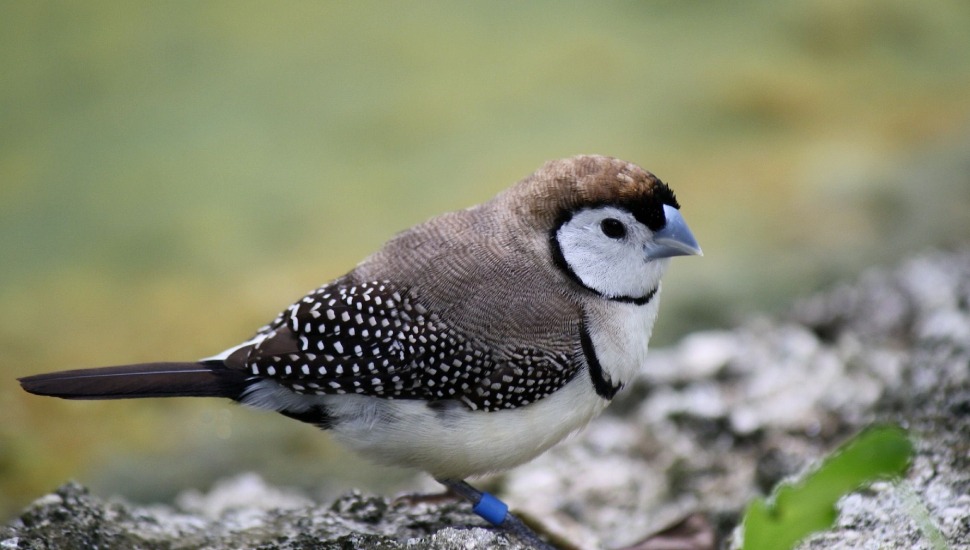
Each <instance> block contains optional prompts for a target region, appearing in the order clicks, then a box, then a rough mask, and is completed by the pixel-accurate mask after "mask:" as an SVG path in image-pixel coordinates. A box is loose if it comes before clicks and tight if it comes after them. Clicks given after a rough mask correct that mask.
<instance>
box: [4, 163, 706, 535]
mask: <svg viewBox="0 0 970 550" xmlns="http://www.w3.org/2000/svg"><path fill="white" fill-rule="evenodd" d="M678 210H679V205H678V203H677V200H676V198H675V197H674V193H673V192H672V191H671V190H670V188H669V187H667V185H666V184H664V183H663V182H662V181H660V180H659V179H658V178H657V177H655V176H654V175H653V174H651V173H649V172H647V171H645V170H643V169H642V168H640V167H638V166H636V165H634V164H631V163H627V162H624V161H621V160H618V159H614V158H609V157H603V156H579V157H574V158H568V159H562V160H557V161H552V162H549V163H547V164H546V165H544V166H543V167H542V168H540V169H539V170H538V171H536V172H535V173H534V174H532V175H531V176H529V177H527V178H525V179H524V180H522V181H520V182H519V183H517V184H516V185H514V186H512V187H511V188H509V189H507V190H506V191H504V192H502V193H500V194H499V195H498V196H496V197H495V198H493V199H491V200H489V201H487V202H485V203H483V204H481V205H478V206H474V207H471V208H468V209H466V210H461V211H458V212H451V213H448V214H444V215H442V216H439V217H436V218H433V219H431V220H429V221H427V222H425V223H422V224H420V225H417V226H415V227H412V228H410V229H408V230H406V231H404V232H402V233H400V234H398V235H397V236H395V237H394V238H392V239H391V240H390V241H388V242H387V243H386V244H385V245H384V247H383V248H381V249H380V250H379V251H378V252H377V253H375V254H373V255H372V256H370V257H368V258H367V259H365V260H364V261H363V262H361V263H360V264H359V265H358V266H357V267H356V268H354V269H353V270H352V271H350V272H349V273H347V274H346V275H344V276H343V277H340V278H339V279H336V280H334V281H332V282H330V283H328V284H326V285H324V286H322V287H320V288H319V289H317V290H314V291H312V292H310V293H309V294H307V295H306V296H305V297H303V298H302V299H300V300H299V301H298V302H296V303H295V304H293V305H291V306H290V307H289V308H287V309H286V310H285V311H283V312H282V313H281V314H280V315H279V316H278V317H277V318H276V319H275V320H274V321H273V322H271V323H270V324H268V325H266V326H264V327H263V328H261V329H259V330H258V331H257V332H256V334H255V335H254V336H253V337H252V338H250V339H249V340H247V341H245V342H243V343H242V344H239V345H237V346H234V347H232V348H230V349H228V350H226V351H224V352H222V353H220V354H218V355H215V356H213V357H209V358H206V359H202V360H200V361H197V362H184V363H149V364H142V365H128V366H120V367H107V368H96V369H84V370H74V371H65V372H55V373H50V374H41V375H37V376H30V377H27V378H23V379H21V380H20V382H21V384H22V385H23V388H24V389H25V390H27V391H28V392H31V393H36V394H40V395H51V396H56V397H62V398H66V399H115V398H132V397H177V396H205V397H228V398H230V399H232V400H234V401H238V402H240V403H242V404H244V405H248V406H251V407H255V408H259V409H268V410H272V411H277V412H279V413H282V414H284V415H286V416H289V417H292V418H295V419H297V420H301V421H304V422H309V423H312V424H316V425H317V426H320V427H321V428H324V429H327V430H329V431H331V432H333V434H334V435H335V436H336V438H337V439H338V440H339V441H341V442H343V443H344V444H346V445H347V446H349V447H350V448H352V449H354V450H355V451H357V452H359V453H361V454H362V455H364V456H366V457H369V458H371V459H373V460H376V461H378V462H382V463H387V464H393V465H398V466H404V467H410V468H415V469H418V470H423V471H426V472H428V473H430V474H431V475H432V476H434V477H435V478H436V479H438V480H439V481H441V482H442V483H444V484H445V485H447V486H449V487H451V488H453V489H455V490H457V491H459V493H461V494H463V495H464V496H466V497H467V498H469V499H471V500H472V501H473V502H474V503H475V504H476V505H477V506H476V511H478V512H479V513H481V514H482V515H483V516H485V517H487V518H488V519H490V520H491V521H493V522H495V523H498V524H503V522H504V525H506V526H511V527H512V529H513V530H514V531H517V532H519V533H520V534H524V536H526V537H527V538H528V537H531V536H532V535H529V534H528V533H525V532H524V531H523V529H524V527H522V526H521V524H520V523H518V522H517V520H515V518H514V516H511V515H508V516H506V514H505V511H504V508H502V506H501V505H500V503H498V501H496V500H495V499H494V498H493V497H491V496H490V495H484V496H483V494H482V493H479V492H477V491H475V490H474V489H472V488H471V487H469V486H468V485H466V484H464V483H463V482H462V481H461V480H463V479H464V478H466V477H468V476H473V475H477V474H484V473H488V472H494V471H498V470H503V469H506V468H510V467H513V466H516V465H518V464H521V463H523V462H525V461H528V460H530V459H532V458H534V457H535V456H537V455H538V454H540V453H542V452H543V451H545V450H546V449H548V448H549V447H550V446H552V445H553V444H555V443H556V442H558V441H560V440H561V439H563V438H564V437H565V436H566V435H568V434H569V433H571V432H573V431H575V430H577V429H579V428H581V427H582V426H584V425H585V424H586V423H587V422H589V420H590V419H591V418H593V417H594V416H596V415H597V414H598V413H599V412H600V411H602V410H603V408H604V407H606V405H607V404H609V402H610V400H611V399H612V398H613V396H614V395H615V394H616V392H617V391H619V390H620V389H621V388H622V387H623V385H624V384H625V383H627V382H628V381H630V380H631V378H632V377H633V376H634V375H635V373H636V372H637V370H638V369H639V368H640V367H641V365H642V364H643V361H644V357H645V355H646V353H647V342H648V340H649V338H650V333H651V330H652V328H653V323H654V320H655V319H656V316H657V307H658V303H657V302H658V297H659V293H660V279H661V276H662V275H663V274H664V271H665V270H666V268H667V264H668V263H669V258H670V257H672V256H678V255H689V254H700V248H699V247H698V245H697V242H696V241H695V239H694V237H693V235H692V234H691V232H690V230H689V229H688V227H687V225H686V223H685V222H684V219H683V218H682V217H681V215H680V213H679V211H678ZM496 503H498V504H496ZM530 540H531V541H532V542H537V541H536V539H534V538H531V539H530Z"/></svg>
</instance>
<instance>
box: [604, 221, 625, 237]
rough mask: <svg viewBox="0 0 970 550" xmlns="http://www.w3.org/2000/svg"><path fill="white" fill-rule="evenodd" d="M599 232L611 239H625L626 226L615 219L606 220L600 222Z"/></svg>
mask: <svg viewBox="0 0 970 550" xmlns="http://www.w3.org/2000/svg"><path fill="white" fill-rule="evenodd" d="M600 231H602V232H603V234H604V235H606V236H607V237H609V238H611V239H622V238H623V237H626V226H625V225H623V222H621V221H620V220H618V219H616V218H606V219H605V220H603V221H601V222H600Z"/></svg>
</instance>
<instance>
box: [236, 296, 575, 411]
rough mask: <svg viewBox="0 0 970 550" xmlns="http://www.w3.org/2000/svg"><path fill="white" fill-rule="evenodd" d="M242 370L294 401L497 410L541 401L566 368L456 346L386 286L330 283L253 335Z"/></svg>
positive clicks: (467, 343) (469, 342) (570, 368)
mask: <svg viewBox="0 0 970 550" xmlns="http://www.w3.org/2000/svg"><path fill="white" fill-rule="evenodd" d="M261 332H264V333H265V334H266V335H267V336H266V337H265V338H264V339H263V340H262V341H260V342H259V343H257V344H256V345H255V346H254V347H253V348H252V349H251V350H250V351H249V356H248V358H247V360H246V366H247V368H248V369H249V370H250V372H251V373H252V374H253V375H256V376H262V377H268V378H272V379H274V380H276V381H277V382H279V383H281V384H282V385H284V386H286V387H288V388H290V389H291V390H293V391H295V392H297V393H304V394H348V393H355V394H363V395H370V396H375V397H383V398H387V399H421V400H426V401H439V400H449V399H455V400H460V401H462V402H463V403H465V405H466V406H468V407H469V408H470V409H480V410H499V409H506V408H514V407H518V406H523V405H527V404H529V403H532V402H534V401H536V400H538V399H541V398H543V397H545V396H546V395H549V394H550V393H552V392H553V391H555V390H556V389H558V388H560V387H562V385H564V384H565V383H566V382H568V381H569V380H570V379H571V378H572V377H573V376H574V375H575V372H576V368H575V364H576V361H573V360H571V358H570V357H567V356H565V355H563V354H554V353H544V352H542V351H539V350H532V349H519V350H496V349H495V348H490V347H489V346H487V345H485V344H484V343H481V342H476V341H474V340H473V339H469V338H463V337H461V335H459V334H457V333H456V332H455V331H454V330H452V329H451V328H450V327H449V326H448V325H447V324H446V323H444V322H442V321H441V320H440V319H439V318H438V317H437V316H436V315H434V314H432V313H430V312H429V311H427V310H426V309H425V308H424V307H423V306H422V305H421V303H420V300H419V299H418V297H417V296H415V295H413V294H412V293H411V292H410V291H408V290H406V289H400V288H396V287H395V286H394V285H393V284H392V283H389V282H386V281H375V282H365V283H358V284H352V283H350V282H348V281H345V280H338V281H336V282H334V283H332V284H330V285H327V286H324V287H321V288H319V289H317V290H315V291H313V292H311V293H310V294H308V295H307V296H305V297H304V298H303V299H301V300H300V301H299V302H297V303H295V304H293V305H292V306H290V307H289V308H288V309H287V310H286V311H284V312H283V313H282V314H280V316H279V317H278V318H277V319H276V320H275V321H274V322H273V323H271V324H270V325H268V326H267V327H265V328H264V329H262V331H261Z"/></svg>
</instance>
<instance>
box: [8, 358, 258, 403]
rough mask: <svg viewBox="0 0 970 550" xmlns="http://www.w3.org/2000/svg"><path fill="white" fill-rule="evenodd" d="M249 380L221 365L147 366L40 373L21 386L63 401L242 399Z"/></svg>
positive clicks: (21, 380)
mask: <svg viewBox="0 0 970 550" xmlns="http://www.w3.org/2000/svg"><path fill="white" fill-rule="evenodd" d="M248 377H249V375H248V374H247V373H246V372H245V371H242V370H239V369H232V368H228V367H226V366H224V365H221V364H209V363H144V364H140V365H123V366H120V367H102V368H97V369H80V370H67V371H61V372H51V373H47V374H38V375H35V376H27V377H25V378H21V379H20V385H21V386H22V387H23V388H24V389H25V390H27V391H28V392H30V393H34V394H37V395H50V396H52V397H61V398H63V399H126V398H134V397H228V398H230V399H236V400H238V399H239V396H240V395H241V394H242V392H243V390H244V389H245V388H246V385H247V383H246V379H247V378H248Z"/></svg>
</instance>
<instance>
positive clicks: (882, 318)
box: [0, 250, 970, 550]
mask: <svg viewBox="0 0 970 550" xmlns="http://www.w3.org/2000/svg"><path fill="white" fill-rule="evenodd" d="M607 410H608V412H607V414H605V415H604V416H603V417H602V418H599V419H597V420H595V421H594V422H593V424H592V425H591V426H590V428H589V429H587V430H585V431H583V432H581V433H580V434H578V435H576V436H575V437H573V438H572V439H570V440H569V441H567V442H565V443H563V444H560V445H559V446H557V447H555V448H554V449H553V450H551V451H550V452H548V453H546V454H545V455H543V456H541V457H539V458H538V459H536V460H535V461H533V462H531V463H530V464H527V465H525V466H522V467H519V468H517V469H515V470H513V471H511V472H509V473H507V474H505V475H504V476H502V477H499V478H496V479H494V480H492V485H494V486H497V487H498V488H499V491H498V492H499V493H500V494H502V495H503V496H504V498H505V500H506V501H507V502H508V503H509V504H510V505H512V507H513V509H517V510H519V511H521V512H524V513H525V515H527V516H528V517H529V518H537V519H539V520H540V522H541V523H542V524H543V525H544V527H545V528H546V529H547V530H548V531H549V532H551V533H554V534H556V535H557V536H559V537H562V538H563V539H565V540H569V541H570V542H572V543H573V544H575V545H577V546H578V547H581V548H603V547H608V548H613V547H618V546H622V545H631V544H637V543H640V542H642V541H643V540H644V539H645V538H647V537H648V536H649V535H650V534H651V533H654V532H658V531H660V530H662V529H663V528H665V527H667V526H670V525H673V524H676V523H678V522H681V520H683V519H684V518H688V517H689V518H692V520H694V519H696V518H698V517H706V518H707V520H708V521H707V523H708V524H709V525H711V526H713V533H714V535H715V538H716V540H717V545H719V546H725V545H728V544H730V543H731V536H732V532H733V531H734V530H735V527H736V525H737V522H738V520H739V517H740V513H741V511H742V510H743V508H744V506H745V505H746V504H747V502H748V501H750V500H751V499H752V498H753V497H755V496H758V495H763V494H766V493H767V492H769V491H770V490H771V488H772V487H773V486H774V485H775V484H777V483H778V482H779V481H780V480H782V479H784V478H787V477H789V476H792V475H795V474H798V473H800V472H804V471H805V470H806V469H808V468H811V467H812V466H813V465H814V464H816V463H817V461H818V460H819V459H820V458H821V457H823V456H824V455H825V453H827V452H828V451H830V450H832V449H833V448H834V447H836V446H837V445H838V444H839V443H841V442H842V441H844V440H845V439H846V438H847V437H849V436H850V435H852V434H853V433H855V432H857V431H858V430H860V429H861V428H863V427H865V426H867V425H869V424H872V423H877V422H894V423H899V424H901V425H903V426H904V427H906V428H907V429H909V430H911V433H912V434H913V436H914V438H915V441H916V447H917V456H916V458H915V460H914V462H913V464H912V467H911V468H910V470H909V472H908V474H907V477H906V479H905V481H904V482H903V483H899V484H890V483H878V484H875V485H873V486H872V487H870V488H868V489H866V490H865V491H861V492H857V493H853V494H851V495H848V496H846V497H844V498H843V499H842V500H841V501H840V503H839V516H838V520H837V523H836V527H835V529H833V530H831V531H828V532H825V533H819V534H816V535H814V536H813V537H811V538H810V539H809V540H807V541H805V542H803V544H802V545H801V548H803V549H812V550H814V549H821V548H826V549H828V548H846V549H847V548H859V547H872V548H935V547H938V544H936V545H934V537H939V536H942V538H944V539H945V540H946V541H947V543H948V544H949V545H950V547H951V548H962V549H967V548H970V250H963V251H959V252H951V253H942V252H940V253H932V254H928V255H925V256H922V257H919V258H916V259H913V260H911V261H909V262H906V263H905V264H903V265H901V266H900V267H898V268H897V269H894V270H891V271H890V270H873V271H871V272H869V273H867V274H865V275H863V276H862V277H861V278H860V279H859V281H857V282H854V283H852V284H844V285H840V286H838V287H836V288H834V289H832V290H831V291H829V292H826V293H822V294H819V295H817V296H813V297H810V298H808V299H805V300H803V301H801V302H799V303H798V304H796V305H795V306H794V307H793V308H792V310H791V312H790V313H789V314H788V315H786V316H784V317H783V318H781V319H756V320H752V321H750V322H748V323H746V324H744V325H743V326H740V327H738V328H736V329H734V330H732V331H711V332H703V333H696V334H692V335H690V336H688V337H687V338H685V339H684V340H682V341H681V342H680V344H678V345H677V346H674V347H672V348H669V349H661V350H655V351H654V352H653V353H652V354H651V357H650V359H649V363H648V364H647V365H646V367H645V368H644V370H643V373H642V375H641V376H640V378H639V379H638V380H637V381H636V382H635V383H634V384H632V385H631V387H628V388H626V389H625V390H624V391H623V392H621V393H620V395H619V396H618V397H617V399H616V402H615V403H614V404H613V406H611V407H610V408H609V409H607ZM698 514H699V515H698ZM694 524H696V521H694V522H693V523H692V525H694ZM702 531H703V529H702V530H701V534H703V533H702ZM701 539H704V537H703V536H700V537H699V538H698V540H701ZM734 542H735V543H736V542H737V541H734ZM935 542H936V543H938V542H939V541H938V540H936V541H935ZM93 547H97V548H135V547H137V548H175V549H182V548H184V549H189V548H253V547H259V548H264V549H276V548H279V549H299V548H388V549H390V548H393V549H398V548H402V549H404V548H436V549H458V548H461V549H477V548H508V549H515V548H521V545H519V544H518V543H517V542H516V541H512V540H509V539H508V538H507V537H506V536H505V535H504V534H503V533H501V532H499V531H496V530H495V529H493V528H490V527H487V526H486V524H485V523H484V522H483V521H482V520H480V519H478V518H477V517H476V516H475V515H474V514H472V513H471V512H470V511H469V509H468V507H467V506H466V505H464V504H461V503H458V502H454V501H452V502H440V503H423V504H405V503H394V502H392V501H389V500H388V499H386V498H381V497H375V496H367V495H363V494H361V493H358V492H351V493H349V494H346V495H344V496H343V497H341V498H340V499H338V500H337V501H336V502H334V503H332V504H330V505H323V504H314V503H313V502H312V501H311V500H309V499H308V498H307V497H305V496H303V495H300V494H295V493H292V492H288V491H284V490H281V489H277V488H273V487H269V486H267V485H266V484H265V483H263V482H262V481H261V480H259V479H258V478H256V477H253V476H251V475H249V476H240V477H237V478H234V479H231V480H227V481H226V482H225V483H224V484H221V485H219V486H217V487H216V488H214V489H213V490H212V491H210V492H209V493H208V494H201V493H189V494H184V495H182V496H181V497H179V499H177V501H176V504H175V505H174V507H173V506H161V505H158V506H150V507H142V506H135V505H131V504H127V503H124V502H121V501H118V500H104V499H101V498H97V497H94V496H92V495H90V494H88V493H87V491H86V490H85V489H84V488H83V487H80V486H78V485H76V484H67V485H65V486H64V487H62V488H61V489H59V490H58V491H56V492H55V493H53V494H51V495H47V496H44V497H42V498H40V499H38V500H37V501H36V502H34V503H33V504H32V505H31V506H29V507H28V508H27V509H26V510H24V512H23V513H22V514H21V516H20V518H18V519H17V520H15V521H14V522H13V523H11V524H10V525H8V526H6V527H2V528H0V550H6V549H33V548H93ZM642 547H644V548H645V547H647V546H642ZM657 547H660V546H657Z"/></svg>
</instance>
